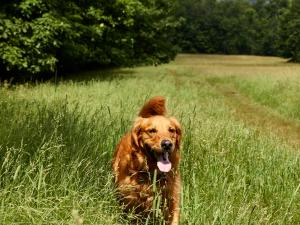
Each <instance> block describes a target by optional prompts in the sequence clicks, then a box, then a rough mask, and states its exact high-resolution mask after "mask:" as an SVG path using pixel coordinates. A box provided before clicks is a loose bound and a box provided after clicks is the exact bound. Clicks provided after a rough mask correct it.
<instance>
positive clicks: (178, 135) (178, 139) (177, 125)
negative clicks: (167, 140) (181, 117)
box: [170, 117, 182, 149]
mask: <svg viewBox="0 0 300 225" xmlns="http://www.w3.org/2000/svg"><path fill="white" fill-rule="evenodd" d="M170 120H171V122H172V123H173V124H174V126H175V129H176V149H179V147H180V142H181V134H182V129H181V125H180V123H179V122H178V120H177V119H175V118H174V117H171V118H170Z"/></svg>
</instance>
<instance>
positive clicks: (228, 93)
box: [211, 84, 300, 148]
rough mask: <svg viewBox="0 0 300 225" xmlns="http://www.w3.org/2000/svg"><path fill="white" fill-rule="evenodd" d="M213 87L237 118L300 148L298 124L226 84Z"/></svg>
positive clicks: (299, 127)
mask: <svg viewBox="0 0 300 225" xmlns="http://www.w3.org/2000/svg"><path fill="white" fill-rule="evenodd" d="M211 85H212V87H214V88H215V89H216V90H217V91H218V92H219V93H220V94H222V95H223V96H224V97H225V102H226V104H227V105H228V106H229V107H230V108H231V109H232V113H233V115H234V116H235V118H237V119H239V120H242V121H243V122H244V123H245V124H247V125H249V126H252V127H255V128H256V129H257V131H259V132H264V133H265V132H268V133H273V134H275V135H277V136H278V138H279V139H281V140H282V141H284V142H286V143H287V144H289V145H291V146H292V147H295V148H299V147H300V126H299V124H298V123H296V122H295V121H293V120H288V119H286V118H284V117H282V116H281V115H280V114H278V113H276V112H273V111H271V110H268V109H267V108H266V107H264V106H261V105H259V104H258V103H255V102H253V101H252V100H251V99H249V98H248V97H247V96H244V95H242V94H241V93H239V92H238V91H237V90H236V89H235V88H233V87H232V86H229V85H225V84H211Z"/></svg>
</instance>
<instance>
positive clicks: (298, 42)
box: [280, 0, 300, 62]
mask: <svg viewBox="0 0 300 225" xmlns="http://www.w3.org/2000/svg"><path fill="white" fill-rule="evenodd" d="M290 3H291V4H290V7H289V9H288V10H286V11H285V14H284V16H283V17H282V20H281V26H280V28H281V32H280V34H281V54H282V56H284V57H289V58H291V60H292V61H296V62H300V2H299V1H297V0H293V1H291V2H290Z"/></svg>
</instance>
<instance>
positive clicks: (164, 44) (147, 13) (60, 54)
mask: <svg viewBox="0 0 300 225" xmlns="http://www.w3.org/2000/svg"><path fill="white" fill-rule="evenodd" d="M172 2H173V1H171V0H112V1H105V0H93V1H92V0H79V1H78V0H77V1H75V0H66V1H59V0H51V1H50V0H14V1H4V2H3V3H2V5H3V6H1V10H0V70H1V71H2V72H6V73H8V74H9V75H10V76H12V75H16V74H17V75H19V76H23V75H24V74H28V75H32V74H38V75H41V74H46V73H54V72H55V71H57V69H59V70H67V69H70V68H76V67H87V66H98V67H99V66H100V67H103V66H132V65H136V64H140V63H145V64H146V63H148V64H149V63H152V64H158V63H164V62H168V61H169V60H171V59H173V58H174V56H175V54H176V47H175V46H174V45H173V42H172V40H173V36H174V31H175V28H176V26H178V24H179V22H178V21H177V20H176V18H175V17H174V6H173V4H172ZM74 62H76V63H74Z"/></svg>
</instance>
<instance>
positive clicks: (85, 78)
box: [0, 55, 300, 225]
mask: <svg viewBox="0 0 300 225" xmlns="http://www.w3.org/2000/svg"><path fill="white" fill-rule="evenodd" d="M155 95H164V96H166V98H167V100H168V108H169V113H170V114H172V115H174V116H176V117H177V118H178V119H179V120H180V121H181V123H182V125H183V128H184V137H183V143H182V162H181V173H182V180H183V190H182V200H181V208H182V211H181V224H190V225H192V224H195V225H198V224H253V225H256V224H300V214H299V208H300V190H299V188H300V173H299V171H300V159H299V156H300V153H299V151H298V149H299V146H300V101H299V99H300V65H297V64H290V63H286V62H285V60H283V59H280V58H272V57H251V56H210V55H180V56H178V57H177V59H176V61H175V62H173V63H170V64H168V65H163V66H158V67H139V68H135V69H120V70H112V71H104V72H103V71H102V72H99V71H93V72H86V73H82V74H76V77H75V75H74V74H73V75H72V76H70V77H69V78H68V79H65V80H60V81H58V82H56V83H55V82H47V83H42V84H23V85H15V86H10V85H8V84H2V85H1V89H0V224H1V225H2V224H3V225H8V224H22V225H23V224H28V225H29V224H30V225H31V224H34V225H37V224H38V225H40V224H61V225H65V224H74V225H75V224H91V225H96V224H99V225H106V224H107V225H111V224H130V220H129V218H128V217H130V215H129V216H128V215H124V214H123V213H122V210H121V207H120V206H119V205H118V202H117V200H116V193H115V191H114V188H113V184H112V174H111V168H110V162H111V158H112V153H113V150H114V147H115V145H116V143H117V142H118V140H119V139H120V137H121V136H122V135H123V134H124V133H125V132H126V130H128V129H130V126H131V124H132V121H133V120H134V118H135V116H136V115H137V112H138V110H139V109H140V107H141V106H142V104H143V102H144V101H145V100H146V99H148V98H149V97H151V96H155Z"/></svg>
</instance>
